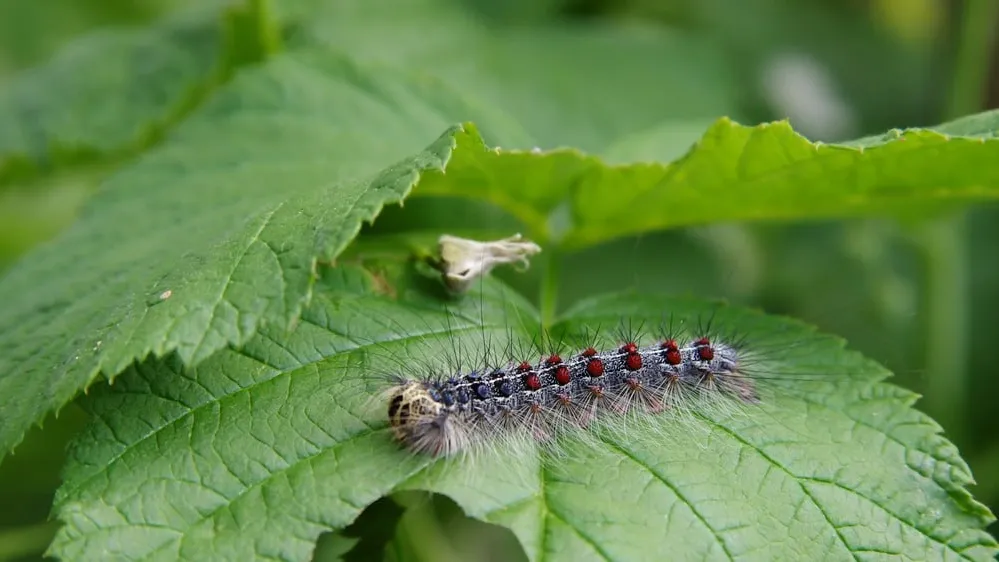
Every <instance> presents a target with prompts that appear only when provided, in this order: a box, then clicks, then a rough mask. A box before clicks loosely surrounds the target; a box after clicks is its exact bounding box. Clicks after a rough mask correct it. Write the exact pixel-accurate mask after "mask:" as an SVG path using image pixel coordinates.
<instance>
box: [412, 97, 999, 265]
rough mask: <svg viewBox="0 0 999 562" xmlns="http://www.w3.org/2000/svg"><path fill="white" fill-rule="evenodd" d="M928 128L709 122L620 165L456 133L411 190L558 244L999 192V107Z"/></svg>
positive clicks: (929, 204)
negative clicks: (685, 145)
mask: <svg viewBox="0 0 999 562" xmlns="http://www.w3.org/2000/svg"><path fill="white" fill-rule="evenodd" d="M939 129H940V131H944V132H940V131H937V130H934V129H909V130H906V131H897V130H895V131H890V132H889V133H887V134H885V135H880V136H877V137H868V138H864V139H859V140H856V141H853V142H851V143H846V144H841V145H836V144H822V143H811V142H809V141H808V140H807V139H805V138H804V137H802V136H800V135H798V134H797V133H795V132H794V131H793V130H792V129H791V127H790V125H789V124H788V123H786V122H783V121H781V122H775V123H765V124H762V125H758V126H754V127H746V126H742V125H739V124H737V123H733V122H732V121H730V120H728V119H720V120H719V121H717V122H716V123H715V124H714V125H713V126H712V127H710V128H709V129H708V131H707V132H706V133H705V134H704V136H703V138H701V140H700V141H699V142H698V143H697V144H696V145H695V146H694V147H693V148H692V149H691V150H690V151H689V152H688V153H687V154H686V155H685V156H684V157H683V158H680V159H679V160H677V161H675V162H672V163H669V164H666V163H645V164H632V165H624V166H607V165H605V164H604V163H603V162H601V161H600V160H599V159H598V158H595V157H590V156H586V155H583V154H581V153H579V152H577V151H574V150H560V151H552V152H549V153H545V154H543V155H538V154H536V153H531V152H522V151H505V152H503V151H490V150H486V149H485V147H483V146H482V144H481V142H480V141H479V140H478V139H477V138H475V137H474V136H473V134H472V133H469V132H467V131H466V132H465V133H462V134H460V135H459V138H458V150H456V152H455V155H454V158H453V159H452V160H451V161H450V162H449V163H448V167H447V174H446V175H443V176H433V177H428V178H427V179H426V180H424V181H423V182H421V184H420V188H419V190H418V191H417V192H416V193H417V194H420V195H428V194H429V195H462V196H465V197H480V198H483V199H486V200H489V201H491V202H493V203H494V204H496V205H498V206H500V207H502V208H504V209H506V210H507V211H508V212H510V213H511V214H513V215H514V216H516V217H518V218H519V219H520V220H522V221H523V222H524V223H525V224H527V225H528V226H529V227H530V230H529V232H528V234H529V235H530V236H533V237H534V238H535V239H537V240H539V241H542V242H543V243H544V242H555V243H556V244H559V245H561V246H563V247H565V248H567V249H577V248H580V247H585V246H589V245H593V244H596V243H600V242H604V241H607V240H610V239H613V238H617V237H621V236H626V235H632V234H640V233H642V232H648V231H653V230H661V229H666V228H676V227H681V226H690V225H699V224H711V223H717V222H735V221H753V220H806V219H819V218H835V217H849V216H858V215H870V214H883V213H891V212H905V211H908V210H911V209H925V208H935V207H937V206H940V205H953V204H955V203H960V202H967V201H975V200H987V199H995V198H999V169H997V168H996V167H995V166H993V165H992V164H991V163H992V162H995V161H997V160H999V111H992V112H986V113H982V114H980V115H976V116H970V117H967V118H964V119H961V120H959V121H955V122H953V123H948V124H944V125H941V126H940V127H939ZM951 131H953V132H954V134H948V133H949V132H951ZM465 147H469V148H471V147H475V148H476V149H475V150H462V148H465ZM539 185H544V186H546V188H545V189H538V188H537V186H539Z"/></svg>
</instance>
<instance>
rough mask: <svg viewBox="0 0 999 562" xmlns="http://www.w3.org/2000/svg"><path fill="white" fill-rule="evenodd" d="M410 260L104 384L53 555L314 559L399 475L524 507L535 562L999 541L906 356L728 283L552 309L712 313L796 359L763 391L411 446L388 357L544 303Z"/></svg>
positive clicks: (612, 319)
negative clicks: (448, 447)
mask: <svg viewBox="0 0 999 562" xmlns="http://www.w3.org/2000/svg"><path fill="white" fill-rule="evenodd" d="M398 271H399V268H398V267H396V266H393V265H391V264H384V263H383V264H368V266H367V269H362V268H361V267H355V266H344V267H339V268H336V269H331V270H326V271H325V272H324V276H323V280H322V281H321V283H320V284H318V285H317V287H316V294H315V299H314V300H313V302H312V304H311V305H310V306H309V307H308V308H307V309H306V310H305V311H304V313H303V316H302V321H301V323H300V324H299V325H298V326H297V328H296V329H295V330H294V331H293V332H291V333H285V332H283V331H280V330H275V329H272V328H265V329H264V330H263V332H262V333H261V335H260V336H258V337H256V338H253V339H252V340H251V341H249V342H248V343H247V345H246V346H245V347H243V348H242V349H241V350H239V351H237V350H224V351H221V352H219V353H218V354H216V355H214V356H212V357H211V358H209V359H208V360H207V361H205V362H204V363H202V364H201V365H200V366H198V367H195V368H186V367H184V366H182V365H181V364H180V362H179V361H177V360H176V358H170V359H166V360H150V361H147V362H145V363H143V364H141V365H139V366H137V367H135V368H131V369H129V370H128V372H126V373H125V374H124V375H122V376H121V377H119V379H118V380H117V381H116V382H115V384H114V385H113V386H111V387H101V388H99V389H96V390H95V391H94V392H93V393H92V395H91V397H89V398H88V399H87V400H86V401H85V402H86V405H87V407H88V408H89V409H90V411H91V413H92V415H93V416H94V418H95V422H94V423H93V424H92V425H91V427H90V428H89V429H88V430H87V431H85V432H84V434H83V435H82V436H81V438H80V439H79V441H78V442H77V444H76V446H75V447H74V448H73V449H72V450H71V461H70V463H69V465H68V468H67V470H66V472H65V483H64V485H63V487H62V488H61V490H60V491H59V494H58V498H57V502H56V503H57V509H58V512H59V516H60V519H61V520H62V521H63V522H64V523H65V525H64V527H63V528H62V529H61V530H60V532H59V535H58V537H57V539H56V541H55V542H54V544H53V547H52V553H53V554H55V555H58V556H61V557H63V558H64V559H66V560H82V559H92V558H94V557H107V556H112V557H116V558H120V559H123V560H134V559H143V560H159V559H164V560H165V559H177V558H180V559H202V558H205V557H218V558H225V559H234V560H235V559H238V560H249V559H264V558H267V559H281V560H305V559H307V558H308V557H309V555H310V553H311V551H312V548H313V544H314V541H315V539H316V538H317V537H318V536H319V535H320V533H322V532H325V531H328V530H330V529H340V528H343V527H344V526H346V525H348V524H349V523H350V522H351V521H353V520H354V519H355V518H356V517H357V516H358V514H359V513H360V511H361V510H362V509H364V508H365V506H367V505H369V504H371V503H372V502H374V501H375V500H376V499H378V498H380V497H382V496H384V495H386V494H389V493H392V492H395V491H400V490H430V491H434V492H438V493H442V494H446V495H447V496H449V497H451V498H453V499H454V500H455V501H457V502H458V504H459V505H460V506H461V507H462V509H464V510H465V511H466V512H467V513H468V514H469V515H471V516H473V517H476V518H480V519H482V520H485V521H489V522H493V523H497V524H500V525H504V526H507V527H509V528H511V529H512V530H513V531H514V533H515V534H516V535H517V537H518V538H519V539H520V541H521V543H522V545H523V546H524V548H525V550H526V552H527V554H528V557H529V558H530V559H532V560H542V559H550V558H557V559H567V558H568V559H601V558H602V559H608V560H661V559H662V554H663V552H664V550H662V549H666V550H665V551H668V552H669V553H670V554H671V555H672V556H673V557H675V558H677V559H715V558H731V559H740V560H817V559H827V558H833V559H850V558H855V559H860V558H868V557H874V558H876V557H879V556H891V555H895V556H899V557H903V558H911V559H955V560H956V559H964V560H987V559H989V557H990V556H992V555H994V554H995V553H996V552H999V551H997V549H996V544H995V542H994V540H993V539H992V538H991V537H990V536H989V535H988V534H987V533H985V532H984V531H983V530H982V529H983V527H984V526H985V525H986V524H987V523H988V522H990V521H991V520H992V519H993V518H992V516H991V514H990V513H989V512H988V510H987V509H986V508H984V507H983V506H981V505H980V504H978V503H976V502H975V501H974V500H972V499H971V497H970V496H969V494H968V493H967V491H966V489H965V487H966V486H967V485H968V484H969V483H971V481H972V480H971V475H970V474H969V472H968V469H967V467H966V466H965V464H964V462H963V461H962V460H961V459H960V458H959V456H958V453H957V450H956V449H955V447H954V446H953V445H951V444H950V443H949V442H947V441H946V440H945V439H944V438H943V437H941V436H940V435H939V433H938V432H939V427H938V426H936V424H934V423H933V422H932V421H931V420H929V419H928V418H927V417H925V416H924V415H922V414H920V413H918V412H917V411H915V410H913V409H911V408H910V405H911V404H912V402H913V401H914V400H915V395H913V394H912V393H910V392H907V391H904V390H901V389H899V388H897V387H894V386H891V385H888V384H885V383H883V382H881V381H882V379H883V378H884V377H885V376H887V375H888V373H887V372H886V371H885V370H884V369H883V368H882V367H880V366H879V365H877V364H875V363H873V362H872V361H870V360H867V359H865V358H863V357H861V356H860V355H858V354H856V353H854V352H850V351H846V350H844V349H843V342H842V341H841V340H838V339H836V338H832V337H829V336H825V335H821V334H817V333H815V332H814V331H813V330H811V329H810V328H808V327H806V326H803V325H801V324H799V323H797V322H794V321H790V320H786V319H782V318H777V317H770V316H764V315H762V314H759V313H756V312H751V311H747V310H743V309H739V308H730V307H727V306H723V305H718V304H713V303H706V302H700V301H692V300H683V299H669V298H663V297H658V296H653V295H639V294H629V295H612V296H606V297H601V298H596V299H592V300H589V301H587V302H584V303H581V304H580V305H579V306H577V307H575V308H574V309H573V310H572V311H570V312H568V313H567V314H566V315H565V316H564V317H563V318H562V319H561V320H560V321H559V322H558V323H557V324H556V325H554V326H552V327H551V329H552V331H553V333H554V334H573V333H576V332H578V331H579V329H580V328H581V327H583V326H586V327H589V328H591V329H592V328H597V327H601V326H603V327H605V328H606V327H608V326H616V325H618V323H619V322H620V321H622V320H624V321H625V322H630V323H633V324H635V325H637V324H638V323H644V325H646V326H654V325H657V324H658V323H659V322H660V321H661V319H662V318H663V315H664V314H665V315H669V316H670V317H671V318H673V319H674V320H676V321H677V322H681V321H687V320H691V321H692V320H696V319H698V318H704V317H706V316H710V317H711V318H712V319H713V322H715V325H716V326H718V327H719V328H720V329H722V330H723V331H728V332H734V333H737V334H739V335H740V336H745V337H747V338H749V340H750V341H753V342H755V344H756V345H757V346H758V347H757V350H758V351H760V352H761V353H766V350H770V352H771V353H772V354H771V355H767V356H766V357H767V365H769V366H770V367H772V369H773V370H772V371H770V372H773V373H784V376H783V377H782V378H779V380H776V381H772V387H771V388H773V393H771V394H772V396H771V395H768V396H770V397H769V399H767V400H765V401H764V403H763V404H762V405H760V406H758V407H746V409H745V410H744V411H738V412H732V411H727V412H726V411H721V410H718V411H714V410H712V411H704V412H701V413H699V414H697V415H695V416H693V417H689V418H678V417H675V416H673V415H672V414H670V413H667V414H664V415H662V416H660V417H655V418H650V419H649V421H650V423H648V424H630V425H628V426H627V428H626V430H625V431H624V432H613V431H603V430H599V429H597V430H595V431H594V433H593V434H592V435H593V438H592V439H589V440H583V441H578V442H568V443H567V446H566V450H565V454H564V455H561V456H559V457H556V458H552V457H548V456H544V455H540V454H538V453H537V452H536V451H534V450H532V449H525V450H522V451H520V453H519V454H517V453H514V452H513V451H512V450H509V449H505V448H496V449H494V450H491V451H488V452H483V453H481V454H479V455H478V456H476V457H475V458H474V459H469V458H461V457H459V458H457V459H456V460H452V461H432V460H430V459H428V458H425V457H420V456H414V455H411V454H408V453H406V452H404V451H402V450H401V449H400V448H399V447H398V446H396V445H395V444H394V443H393V442H392V439H391V437H390V433H389V432H388V431H387V428H386V420H385V417H386V414H385V404H384V403H383V397H381V396H380V395H379V392H380V391H381V390H383V389H384V388H385V385H386V384H387V381H386V380H384V379H382V378H381V377H380V376H379V375H380V374H389V373H397V374H406V375H418V374H419V373H421V372H424V370H425V369H432V368H433V367H434V366H438V367H442V368H447V367H450V368H456V367H455V365H456V364H455V363H454V359H448V358H449V357H452V358H453V357H454V353H456V350H457V352H458V353H461V357H462V358H463V360H464V364H465V365H466V368H471V367H474V364H475V359H474V355H475V353H474V351H473V350H476V349H481V347H482V345H483V342H484V341H489V342H491V345H492V346H493V349H507V347H505V346H506V344H507V342H511V341H512V342H521V343H519V344H518V343H511V345H512V346H513V347H512V348H513V349H517V348H518V345H523V342H524V341H529V340H530V339H531V338H532V337H533V336H534V335H535V334H536V332H537V330H538V325H537V313H536V311H535V310H534V309H533V308H532V307H531V306H530V305H529V304H527V303H526V302H524V301H523V300H522V299H521V298H520V297H518V296H516V295H515V294H514V293H512V292H509V291H507V290H505V289H504V287H503V286H501V285H499V284H497V283H495V282H492V283H489V284H487V286H486V288H485V289H484V291H483V292H482V293H481V294H476V295H474V296H472V297H469V298H466V299H464V300H462V301H459V302H451V303H448V305H447V307H446V308H444V307H442V303H441V301H440V299H439V297H438V296H437V294H436V292H434V291H435V290H439V288H438V285H437V284H435V283H430V284H428V283H427V282H426V280H423V279H422V278H420V277H418V276H415V275H412V274H408V275H400V274H399V273H398ZM404 271H407V272H408V271H409V270H404ZM650 337H651V335H650ZM511 338H512V340H511ZM603 340H604V341H603V342H602V343H604V344H609V343H611V342H613V337H610V338H603ZM567 341H571V340H567ZM570 345H571V344H570ZM521 349H526V348H523V347H521ZM786 349H793V352H787V353H785V352H782V351H781V350H786ZM681 420H682V421H681ZM650 537H654V541H653V542H654V543H655V544H656V545H659V547H661V548H650V547H649V544H650V540H651V539H650Z"/></svg>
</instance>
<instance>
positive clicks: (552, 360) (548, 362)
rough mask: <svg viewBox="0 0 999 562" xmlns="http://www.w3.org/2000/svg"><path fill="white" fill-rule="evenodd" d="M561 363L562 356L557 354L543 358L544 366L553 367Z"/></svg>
mask: <svg viewBox="0 0 999 562" xmlns="http://www.w3.org/2000/svg"><path fill="white" fill-rule="evenodd" d="M561 363H562V358H561V357H559V356H558V355H551V356H549V357H548V359H545V366H546V367H554V366H555V365H559V364H561Z"/></svg>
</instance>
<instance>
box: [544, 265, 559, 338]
mask: <svg viewBox="0 0 999 562" xmlns="http://www.w3.org/2000/svg"><path fill="white" fill-rule="evenodd" d="M560 258H561V256H560V255H559V253H558V252H550V253H549V254H548V255H547V256H546V259H545V264H544V269H543V270H542V271H541V294H540V298H539V300H540V304H541V325H542V326H544V327H545V328H549V327H551V325H552V324H553V323H554V322H555V315H556V314H558V282H559V260H560Z"/></svg>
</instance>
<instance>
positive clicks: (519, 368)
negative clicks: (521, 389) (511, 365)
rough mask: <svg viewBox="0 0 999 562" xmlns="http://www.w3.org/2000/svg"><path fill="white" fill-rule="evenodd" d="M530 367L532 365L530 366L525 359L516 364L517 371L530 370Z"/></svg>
mask: <svg viewBox="0 0 999 562" xmlns="http://www.w3.org/2000/svg"><path fill="white" fill-rule="evenodd" d="M531 368H532V367H531V364H530V363H528V362H527V361H521V362H520V365H517V372H518V373H526V372H528V371H530V370H531Z"/></svg>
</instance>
